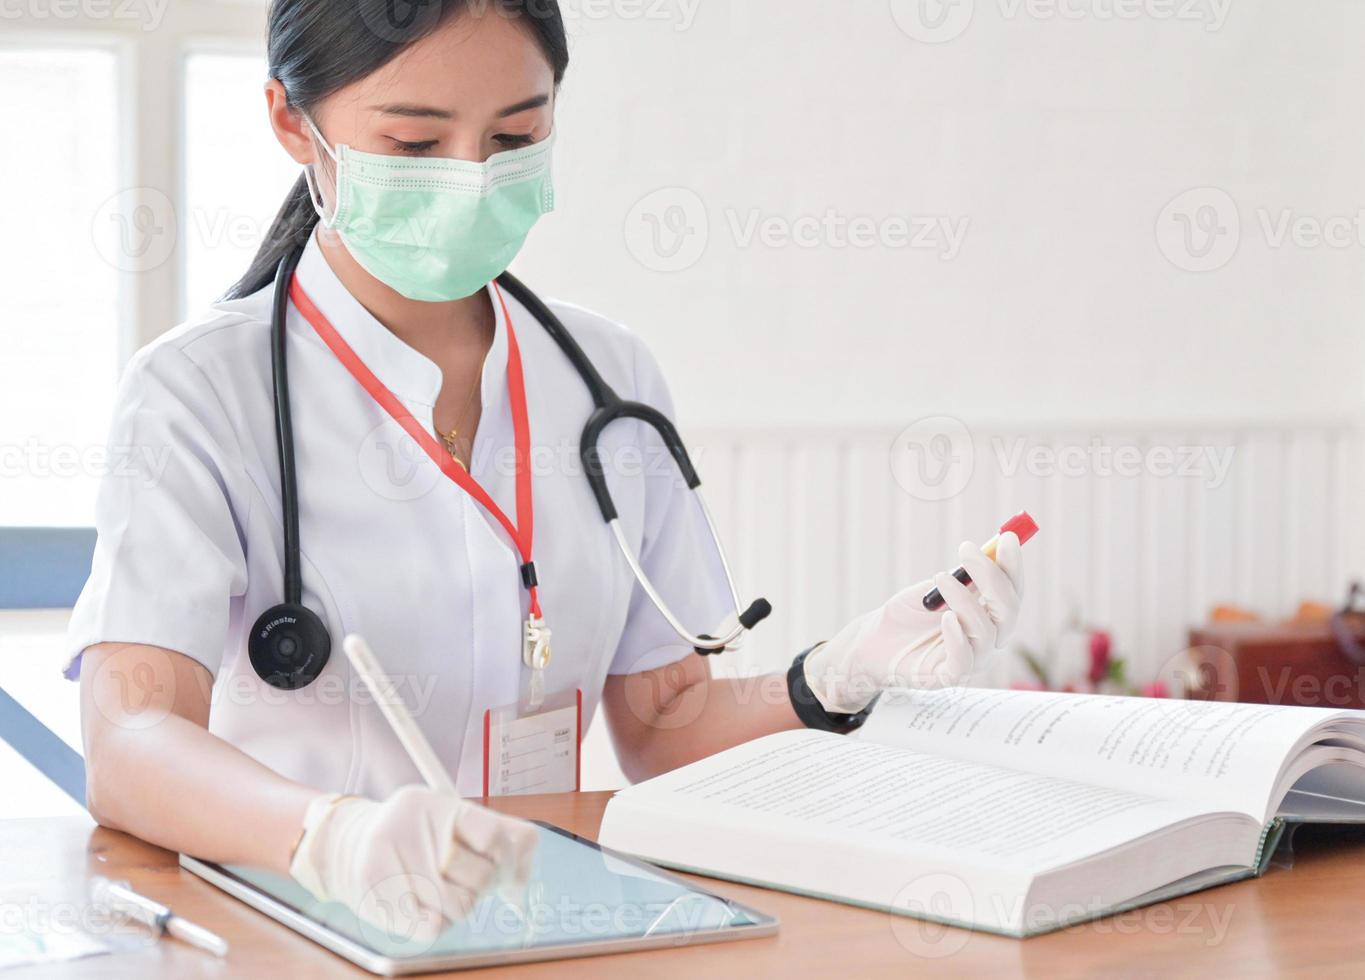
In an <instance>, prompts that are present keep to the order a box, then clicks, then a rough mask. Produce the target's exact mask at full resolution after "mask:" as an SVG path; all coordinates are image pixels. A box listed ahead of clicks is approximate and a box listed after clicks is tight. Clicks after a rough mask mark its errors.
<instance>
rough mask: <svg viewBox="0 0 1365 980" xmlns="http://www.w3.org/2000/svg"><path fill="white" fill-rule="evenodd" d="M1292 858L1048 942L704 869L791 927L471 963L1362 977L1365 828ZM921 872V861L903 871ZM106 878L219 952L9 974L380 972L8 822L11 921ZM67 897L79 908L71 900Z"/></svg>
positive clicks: (88, 841) (590, 825) (171, 879)
mask: <svg viewBox="0 0 1365 980" xmlns="http://www.w3.org/2000/svg"><path fill="white" fill-rule="evenodd" d="M608 796H609V794H607V793H585V794H567V795H563V796H541V797H522V798H520V799H513V800H501V801H497V808H498V809H500V810H504V811H507V812H511V813H516V814H519V815H522V816H526V817H531V818H535V819H541V820H546V821H549V822H552V823H555V824H558V825H559V826H561V827H565V828H567V829H569V830H572V831H574V832H576V833H580V834H583V835H585V836H593V835H594V834H595V833H596V830H597V827H598V825H599V822H600V820H601V816H602V810H603V807H605V805H606V802H607V798H608ZM1296 850H1297V854H1296V856H1295V860H1294V864H1293V867H1292V868H1285V867H1272V869H1271V870H1270V872H1269V873H1268V874H1267V875H1266V876H1265V877H1263V878H1260V879H1258V880H1253V881H1244V882H1239V883H1237V884H1234V885H1228V886H1225V887H1222V888H1218V889H1214V890H1212V891H1207V892H1202V893H1200V894H1197V895H1189V896H1185V897H1184V898H1180V899H1176V900H1174V901H1171V902H1167V903H1164V904H1161V905H1155V906H1150V907H1148V908H1145V909H1139V910H1136V911H1133V912H1129V913H1126V914H1124V915H1120V916H1117V917H1113V918H1110V919H1104V920H1101V921H1098V922H1092V923H1087V924H1084V925H1080V926H1075V927H1073V928H1071V929H1068V930H1066V931H1063V932H1059V933H1053V934H1051V935H1047V936H1040V937H1037V938H1035V939H1028V940H1022V941H1020V940H1013V939H1003V938H1000V937H998V936H990V935H985V934H980V933H972V932H967V931H964V930H959V929H950V928H945V927H941V926H936V925H932V924H928V923H922V922H919V921H917V920H914V919H907V918H903V917H900V916H893V915H888V914H885V913H882V912H874V911H870V910H867V909H858V908H852V907H849V906H846V905H837V904H834V903H830V902H821V901H817V900H815V899H810V898H802V897H799V896H796V895H787V894H783V893H781V892H772V891H765V890H763V889H759V888H748V887H745V886H741V885H735V884H731V883H729V882H722V881H711V880H709V879H702V881H703V882H704V884H705V885H706V886H707V887H709V888H711V889H712V890H714V891H718V892H720V893H722V894H727V895H731V896H733V897H735V898H737V899H739V900H741V901H743V902H747V903H749V904H750V905H753V906H755V907H757V908H759V909H762V910H764V911H766V912H770V913H773V914H776V915H778V916H780V917H781V919H782V929H781V932H780V934H779V935H777V936H775V937H772V938H768V939H757V940H751V941H747V942H737V943H723V944H719V945H714V946H696V947H691V948H686V949H677V950H671V949H670V950H657V951H652V952H645V953H630V954H625V955H621V956H611V957H600V958H593V959H580V960H566V961H559V962H553V963H539V964H531V965H526V966H511V967H503V968H501V969H499V970H496V971H476V972H472V973H466V974H459V975H460V976H467V977H474V976H496V977H499V978H502V980H513V978H517V980H520V978H522V977H545V978H551V977H553V978H575V977H585V978H586V977H600V976H603V975H608V976H627V977H634V976H648V977H649V978H650V980H664V978H669V977H685V978H689V980H690V978H694V977H728V976H750V977H784V978H794V977H799V976H818V977H824V978H828V977H871V976H893V975H894V976H930V975H940V974H942V975H949V974H951V975H958V976H1001V975H1006V976H1008V975H1022V974H1028V975H1036V976H1040V977H1049V978H1052V977H1068V976H1095V975H1104V976H1117V975H1123V976H1150V977H1158V976H1159V977H1162V978H1163V980H1166V978H1172V977H1177V976H1192V977H1193V976H1210V975H1214V976H1237V977H1246V976H1257V975H1271V974H1276V975H1287V974H1296V975H1300V976H1304V977H1309V976H1312V977H1322V976H1347V975H1355V976H1359V975H1361V973H1362V971H1365V929H1361V928H1360V913H1359V909H1358V902H1357V899H1358V897H1359V896H1360V895H1361V894H1365V832H1362V831H1360V830H1356V829H1347V830H1341V829H1335V830H1328V829H1327V828H1308V829H1306V830H1304V831H1303V832H1301V833H1300V836H1299V838H1298V840H1297V841H1296ZM906 871H907V875H909V874H913V869H906ZM97 874H103V875H107V876H110V877H116V878H127V879H129V880H130V881H131V882H132V884H133V887H135V888H136V889H138V890H139V891H141V892H143V893H144V894H147V895H150V896H152V897H154V898H156V899H158V900H159V901H162V902H164V903H166V904H168V905H171V906H172V907H173V908H175V910H176V911H178V912H180V913H182V914H184V915H186V916H188V917H189V918H191V919H193V920H194V921H196V922H199V923H201V924H203V925H205V926H207V927H209V928H211V929H213V930H215V931H216V932H218V933H220V934H221V935H223V936H224V937H225V938H227V939H228V941H229V942H230V943H231V944H232V952H231V954H230V955H229V957H228V959H227V960H225V961H219V960H216V959H214V958H213V957H210V956H206V955H204V954H202V953H200V952H197V951H196V950H194V949H191V948H189V947H186V946H184V945H181V944H179V943H176V942H174V941H167V942H163V943H160V944H155V945H151V944H149V945H147V946H146V947H142V948H139V949H137V950H136V951H134V952H131V953H122V954H119V955H116V956H100V957H93V958H91V959H86V960H78V961H74V962H72V963H68V964H58V965H53V966H47V967H40V968H31V969H26V970H19V971H15V972H12V973H9V972H7V973H6V974H5V977H6V978H7V980H8V978H9V977H14V978H16V980H18V978H21V977H22V978H26V980H27V978H31V977H40V978H55V977H63V978H65V977H98V978H101V980H103V978H125V977H126V978H137V980H144V978H156V977H168V978H170V977H174V978H197V977H203V978H214V980H220V978H226V977H249V978H258V977H286V978H288V980H310V978H314V977H356V978H360V977H364V976H367V975H368V974H365V973H363V972H362V971H360V970H358V969H356V968H355V967H353V966H351V965H350V964H349V963H347V962H345V961H344V960H341V959H339V958H338V957H336V956H333V955H332V954H331V953H328V952H327V951H326V950H324V949H322V948H321V947H319V946H316V945H314V944H313V943H311V942H309V941H308V940H306V939H304V938H302V937H301V936H298V935H295V934H294V933H292V932H290V931H289V930H287V929H285V928H284V927H283V926H280V925H277V924H276V923H274V922H272V921H271V920H269V919H267V918H265V917H264V916H261V915H258V914H257V913H255V912H253V911H252V910H251V909H249V908H247V907H246V906H245V905H242V904H240V903H239V902H237V901H235V900H233V899H231V898H229V897H227V896H226V895H224V894H222V893H221V892H219V891H217V890H216V889H215V888H213V887H212V886H210V885H208V884H206V883H204V882H203V881H200V880H199V879H198V878H195V877H194V876H192V875H190V874H189V873H188V872H183V871H181V870H180V868H179V866H178V865H177V864H176V861H175V856H174V855H173V854H170V853H168V852H166V851H163V850H160V849H158V848H155V847H152V846H150V845H147V844H144V843H141V842H140V841H137V840H134V839H132V838H130V837H127V836H125V835H123V834H119V833H115V832H113V831H109V830H104V829H102V828H97V827H95V826H94V825H93V824H92V823H90V821H89V820H86V819H82V818H65V819H57V820H20V821H10V822H0V927H2V928H4V929H6V930H8V931H12V930H13V929H14V928H15V926H16V923H20V922H29V921H33V920H34V919H36V918H37V917H38V916H48V917H51V916H53V915H54V914H55V915H67V916H70V915H72V914H73V913H76V914H78V913H79V910H80V909H83V908H84V907H85V905H86V899H85V895H86V893H87V887H88V881H89V879H90V877H91V876H92V875H97ZM63 909H65V910H66V911H64V912H63V911H62V910H63Z"/></svg>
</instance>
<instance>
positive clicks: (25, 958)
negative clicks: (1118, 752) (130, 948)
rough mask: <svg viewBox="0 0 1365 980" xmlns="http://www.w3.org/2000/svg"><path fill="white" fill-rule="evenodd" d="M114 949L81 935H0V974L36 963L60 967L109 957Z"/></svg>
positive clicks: (101, 940) (31, 933)
mask: <svg viewBox="0 0 1365 980" xmlns="http://www.w3.org/2000/svg"><path fill="white" fill-rule="evenodd" d="M115 948H116V947H115V946H114V945H113V944H111V943H109V942H106V941H105V940H103V939H98V938H96V937H94V936H91V935H89V934H88V933H84V932H54V933H48V934H46V935H43V934H40V933H36V932H19V933H0V970H4V969H7V968H9V967H15V966H34V965H36V964H39V963H62V962H65V961H67V960H78V959H81V958H83V957H86V956H101V955H103V954H105V953H112V952H113V951H114V949H115Z"/></svg>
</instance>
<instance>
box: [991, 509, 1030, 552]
mask: <svg viewBox="0 0 1365 980" xmlns="http://www.w3.org/2000/svg"><path fill="white" fill-rule="evenodd" d="M1006 531H1013V532H1014V533H1015V535H1016V536H1017V537H1018V538H1019V543H1020V544H1026V543H1027V542H1028V539H1029V538H1031V537H1033V536H1034V535H1035V534H1037V533H1038V522H1037V521H1035V520H1034V519H1033V518H1032V517H1029V514H1028V511H1026V510H1021V511H1020V512H1019V513H1017V514H1015V515H1014V516H1013V517H1011V518H1010V519H1009V520H1007V521H1006V522H1005V523H1004V524H1001V525H1000V533H1001V534H1004V533H1005V532H1006Z"/></svg>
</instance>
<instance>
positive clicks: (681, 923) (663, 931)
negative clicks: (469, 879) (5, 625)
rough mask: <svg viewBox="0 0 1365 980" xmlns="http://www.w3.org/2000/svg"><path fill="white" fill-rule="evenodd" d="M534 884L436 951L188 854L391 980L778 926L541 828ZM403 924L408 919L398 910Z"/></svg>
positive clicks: (474, 915)
mask: <svg viewBox="0 0 1365 980" xmlns="http://www.w3.org/2000/svg"><path fill="white" fill-rule="evenodd" d="M538 826H539V828H540V843H539V847H538V848H537V851H536V857H535V867H534V870H533V871H532V874H531V880H530V884H529V885H528V887H527V888H526V890H525V892H524V893H522V894H520V895H518V896H514V897H513V896H509V897H510V898H511V901H510V902H509V901H508V900H506V899H504V897H502V896H498V895H488V896H485V897H484V898H482V899H481V900H480V901H479V902H478V904H477V905H475V907H474V909H473V910H472V912H471V913H470V915H469V916H468V917H467V918H466V919H465V920H464V921H463V922H459V923H456V924H454V925H452V926H451V927H450V928H448V929H447V930H446V931H445V932H444V933H442V934H441V935H440V936H438V937H437V938H436V940H435V942H433V943H425V942H423V943H415V942H413V941H412V940H411V939H409V938H407V937H405V936H404V935H403V934H402V933H403V930H402V929H401V927H399V928H397V929H396V932H394V933H390V932H389V931H387V930H385V929H381V928H378V927H376V926H374V925H371V924H370V923H368V922H365V921H363V920H360V919H358V918H357V917H356V916H355V915H353V914H352V913H351V912H350V911H349V910H348V909H346V908H345V907H344V906H342V905H339V904H336V903H333V902H328V903H321V902H318V901H316V900H315V899H314V898H313V897H312V896H311V895H309V894H308V893H307V892H306V891H304V889H303V888H302V887H301V886H299V885H298V884H297V883H296V882H295V881H293V879H290V878H286V877H282V876H280V875H275V874H271V873H269V872H265V871H259V870H256V869H254V868H244V867H239V866H236V865H218V864H210V863H208V862H206V861H200V860H198V859H196V858H192V857H189V856H187V855H181V857H180V865H181V867H183V868H185V869H186V870H188V871H191V872H193V873H194V874H196V875H198V876H199V877H201V878H203V879H204V880H205V881H208V882H210V883H211V884H214V885H216V886H218V887H219V888H221V889H223V891H225V892H227V893H228V894H229V895H232V896H233V897H234V898H238V899H241V900H242V901H243V902H245V903H246V904H247V905H250V906H251V907H252V908H254V909H256V910H257V911H259V912H264V913H265V914H266V915H268V916H270V917H271V918H272V919H274V920H275V921H277V922H281V923H283V924H284V925H286V926H288V927H289V928H291V929H293V930H294V931H295V932H298V933H301V934H302V935H304V936H307V937H308V938H309V939H311V940H313V941H314V942H316V943H318V944H320V945H322V946H325V947H326V948H328V949H330V950H331V951H332V952H334V953H337V954H338V955H340V956H343V957H345V958H346V959H348V960H350V961H351V962H352V963H354V964H356V965H357V966H359V967H361V968H363V969H366V970H369V971H370V972H371V973H377V974H380V975H382V976H402V975H406V974H410V973H427V972H434V971H438V970H460V969H468V968H472V967H480V966H497V965H500V964H504V963H526V962H531V961H534V960H553V959H567V958H569V957H573V956H596V955H599V954H603V953H620V952H627V951H631V950H639V949H657V948H660V947H676V946H688V945H692V944H696V943H714V942H721V941H725V940H734V939H752V938H756V937H758V936H770V935H773V934H774V933H776V932H777V927H778V922H777V919H775V918H773V917H772V916H769V915H764V914H763V913H761V912H756V911H755V910H753V909H751V908H747V907H745V906H743V905H740V904H739V903H738V902H733V901H731V900H729V899H727V898H722V897H721V896H719V895H713V894H711V893H710V892H707V891H703V890H702V889H700V888H697V887H696V886H695V885H693V884H692V883H691V882H688V881H684V880H683V879H681V878H678V877H676V876H674V875H671V874H668V873H667V872H664V871H660V870H659V869H657V868H655V867H653V866H651V865H648V864H645V863H644V862H642V861H637V860H635V859H634V858H630V857H626V856H624V855H621V854H617V853H615V852H614V851H610V850H607V849H606V848H602V847H599V846H598V845H597V844H595V843H593V842H592V841H590V840H586V839H585V838H582V837H578V836H576V835H574V834H571V833H569V832H568V831H565V830H560V829H559V828H558V827H552V826H550V825H549V824H544V823H538ZM397 912H398V913H399V914H398V915H397V921H399V922H401V920H402V915H401V912H402V910H401V909H399V910H397Z"/></svg>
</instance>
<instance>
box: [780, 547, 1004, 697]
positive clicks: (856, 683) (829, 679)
mask: <svg viewBox="0 0 1365 980" xmlns="http://www.w3.org/2000/svg"><path fill="white" fill-rule="evenodd" d="M958 553H959V555H960V556H961V561H962V567H963V568H965V569H966V570H967V572H968V573H969V574H970V575H971V577H972V583H973V585H974V589H968V588H967V587H966V586H964V585H963V584H962V583H961V582H959V581H958V580H957V579H955V578H953V577H952V576H951V575H950V574H948V573H947V572H940V573H939V574H938V575H936V576H934V578H933V579H932V580H931V581H927V582H921V583H919V584H917V585H912V586H910V588H908V589H905V590H904V591H902V592H900V593H899V594H897V595H896V596H894V597H893V598H892V599H891V600H890V601H889V602H887V603H886V604H885V605H884V606H882V607H881V608H880V609H875V610H873V611H872V612H870V613H867V614H866V615H864V616H862V617H861V618H859V619H856V620H854V621H853V622H852V623H850V624H849V625H848V626H845V627H844V628H843V629H842V630H840V631H839V633H837V634H836V635H835V637H834V638H833V639H832V640H830V641H829V642H828V643H825V644H823V645H822V646H820V647H817V648H816V649H815V650H814V651H812V652H811V653H810V654H809V655H807V657H806V661H805V674H806V683H807V685H808V686H809V687H810V689H811V693H813V694H814V695H815V697H816V698H817V699H818V700H819V701H820V704H821V706H822V707H824V709H825V710H826V711H828V712H831V713H835V714H856V713H857V712H859V711H861V710H862V709H863V708H865V707H867V705H868V704H870V703H871V701H872V699H873V698H874V697H876V696H877V695H878V694H879V693H880V692H881V691H883V690H884V689H886V688H888V687H914V688H936V687H949V686H952V685H954V684H958V683H961V682H962V680H964V679H965V678H966V677H967V675H968V674H970V673H971V672H972V670H973V669H974V668H975V666H976V664H977V663H978V662H979V661H980V660H982V659H984V658H985V657H986V656H987V655H988V654H989V653H990V652H991V651H992V650H993V649H997V648H999V647H1002V646H1004V645H1005V643H1006V642H1007V641H1008V640H1009V637H1010V635H1011V633H1012V632H1013V631H1014V624H1015V622H1016V621H1017V620H1018V618H1019V603H1020V596H1021V595H1022V594H1023V586H1024V564H1023V550H1022V548H1021V546H1020V544H1019V538H1018V537H1016V536H1015V535H1014V534H1013V533H1005V534H1002V535H1001V536H1000V541H999V543H998V544H997V545H996V553H995V561H991V559H989V558H987V557H986V556H985V555H984V554H982V553H981V549H980V548H979V547H978V546H977V545H975V544H972V543H971V542H970V541H966V542H963V544H962V546H961V547H960V548H959V549H958ZM934 588H937V589H938V590H939V592H941V593H942V594H943V598H944V599H945V600H946V603H947V607H946V608H945V609H943V610H941V611H939V612H930V611H929V610H927V609H925V608H924V596H925V595H926V594H927V593H928V592H929V591H930V590H931V589H934Z"/></svg>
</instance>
